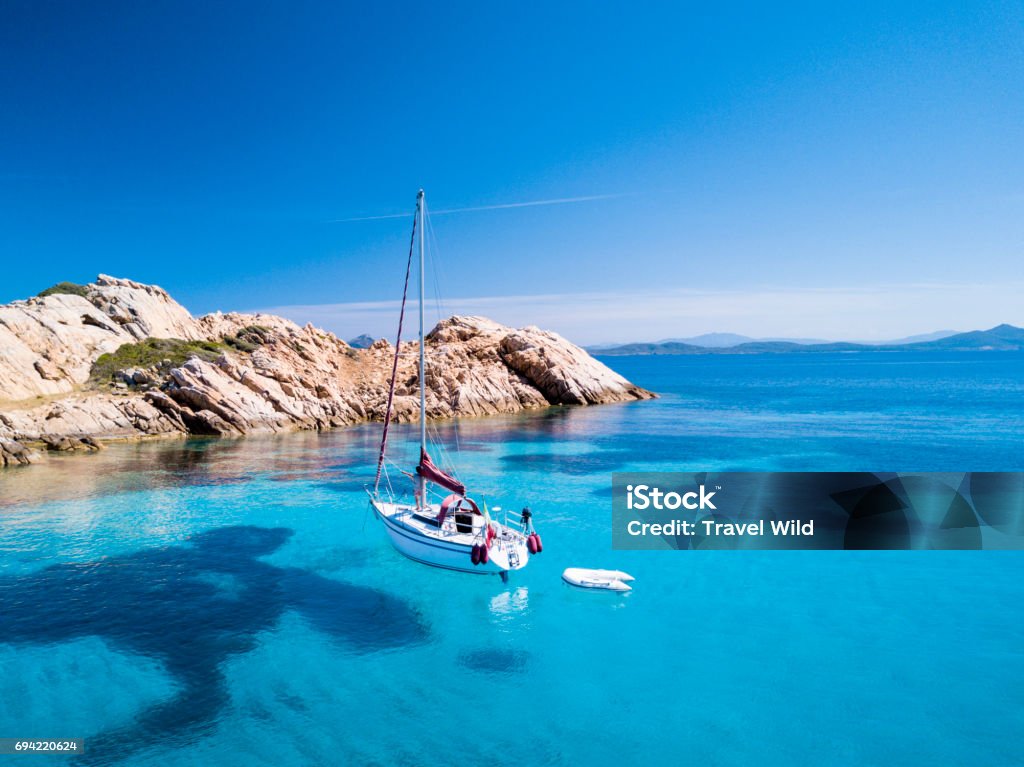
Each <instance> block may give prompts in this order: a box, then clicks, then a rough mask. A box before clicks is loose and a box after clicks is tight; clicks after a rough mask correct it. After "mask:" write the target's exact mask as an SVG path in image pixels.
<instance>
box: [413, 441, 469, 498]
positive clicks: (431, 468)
mask: <svg viewBox="0 0 1024 767" xmlns="http://www.w3.org/2000/svg"><path fill="white" fill-rule="evenodd" d="M416 473H417V474H419V475H420V476H421V477H423V479H425V480H426V481H427V482H433V483H434V484H435V485H440V486H441V487H443V488H445V489H446V490H450V491H451V492H453V493H455V494H457V495H462V496H464V495H465V494H466V486H465V485H464V484H462V483H461V482H459V480H457V479H455V477H452V476H450V475H449V474H445V473H444V472H443V471H441V469H439V468H437V466H436V465H435V464H434V462H433V461H431V460H430V456H429V455H427V451H426V450H424V449H423V448H420V465H419V466H417V467H416Z"/></svg>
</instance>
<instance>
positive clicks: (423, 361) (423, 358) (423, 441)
mask: <svg viewBox="0 0 1024 767" xmlns="http://www.w3.org/2000/svg"><path fill="white" fill-rule="evenodd" d="M417 197H418V199H417V201H418V202H419V209H420V376H419V378H420V451H421V454H422V453H425V452H426V451H427V355H426V348H425V344H424V340H423V283H424V276H423V274H424V264H425V262H426V258H425V257H424V235H425V234H426V228H425V224H426V204H427V201H426V197H425V196H424V194H423V190H422V189H420V193H419V195H417ZM419 479H420V503H421V504H423V508H426V507H427V480H426V479H425V478H424V477H423V475H422V474H421V475H420V478H419Z"/></svg>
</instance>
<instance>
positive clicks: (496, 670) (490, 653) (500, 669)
mask: <svg viewBox="0 0 1024 767" xmlns="http://www.w3.org/2000/svg"><path fill="white" fill-rule="evenodd" d="M529 658H530V654H529V653H528V652H526V650H505V649H487V650H467V651H466V652H463V653H461V654H460V655H459V664H460V665H461V666H465V667H466V668H468V669H471V670H473V671H482V672H484V673H490V674H509V673H517V672H520V671H525V670H526V663H527V661H528V660H529Z"/></svg>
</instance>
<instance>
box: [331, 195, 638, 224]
mask: <svg viewBox="0 0 1024 767" xmlns="http://www.w3.org/2000/svg"><path fill="white" fill-rule="evenodd" d="M626 196H628V195H627V194H625V193H621V194H591V195H587V196H586V197H560V198H557V199H554V200H530V201H529V202H506V203H502V204H500V205H478V206H476V207H473V208H448V209H446V210H430V209H429V208H428V209H427V212H428V213H429V214H430V215H432V216H443V215H445V214H447V213H470V212H473V211H478V210H505V209H506V208H532V207H534V206H536V205H565V204H567V203H571V202H591V201H593V200H613V199H615V198H616V197H626ZM412 215H413V214H412V213H389V214H387V215H384V216H361V217H358V218H335V219H332V220H331V221H330V222H329V223H332V224H345V223H349V222H351V221H380V220H381V219H385V218H412Z"/></svg>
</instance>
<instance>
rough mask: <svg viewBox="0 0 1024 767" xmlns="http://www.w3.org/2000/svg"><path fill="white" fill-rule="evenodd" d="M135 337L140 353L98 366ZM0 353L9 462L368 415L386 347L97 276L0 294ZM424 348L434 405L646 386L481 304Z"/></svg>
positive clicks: (604, 393) (402, 386)
mask: <svg viewBox="0 0 1024 767" xmlns="http://www.w3.org/2000/svg"><path fill="white" fill-rule="evenodd" d="M152 339H179V341H175V342H168V343H172V346H173V344H177V346H173V348H175V349H179V348H180V349H185V350H193V349H194V350H195V353H189V354H187V355H185V356H184V357H183V359H181V360H178V361H175V360H173V359H169V358H168V359H150V358H148V357H147V355H149V356H150V357H151V356H152V355H153V354H156V355H157V356H159V351H160V349H162V348H163V347H162V346H159V345H158V344H154V342H153V340H152ZM133 344H134V345H136V346H134V347H133V346H130V345H133ZM147 344H149V345H150V346H151V347H153V348H147V347H146V345H147ZM126 345H129V346H126ZM136 349H139V350H141V351H140V352H139V353H138V354H137V355H136V356H135V357H131V358H132V359H137V360H138V361H137V362H135V363H133V364H131V365H126V366H124V367H120V368H116V369H114V370H112V371H111V370H110V366H111V365H116V364H117V362H118V360H119V359H121V357H122V356H123V354H122V353H123V352H125V350H128V351H129V352H131V351H134V350H136ZM401 351H402V353H401V355H400V363H399V375H398V385H397V388H396V393H395V394H396V396H395V407H394V414H395V418H396V419H398V420H404V421H409V420H414V419H416V418H418V417H419V399H418V394H417V392H418V386H419V382H418V378H417V366H416V361H417V358H418V354H419V349H418V344H417V343H416V342H412V343H403V344H402V350H401ZM0 352H2V353H0V459H2V465H14V464H23V463H30V462H32V461H33V460H36V459H37V458H38V453H37V452H36V450H35V449H34V448H45V449H49V450H95V449H98V448H99V446H100V442H99V440H110V439H134V438H142V437H147V436H174V435H179V436H180V435H186V434H209V435H241V434H249V433H255V432H277V431H285V430H292V429H326V428H331V427H337V426H343V425H346V424H354V423H358V422H360V421H366V420H373V419H378V420H379V419H382V418H383V415H384V410H385V406H386V400H387V385H388V379H389V376H390V373H391V365H392V360H393V355H394V347H393V346H392V345H391V344H389V343H388V342H387V341H386V340H378V341H375V342H374V343H373V344H371V345H370V346H369V347H368V348H366V349H355V348H353V347H351V346H349V345H348V344H346V343H345V342H344V341H341V340H340V339H338V338H336V337H335V336H334V335H332V334H330V333H327V332H325V331H323V330H320V329H318V328H315V327H313V326H312V325H306V326H305V327H300V326H298V325H296V324H295V323H293V322H291V321H289V320H286V319H283V318H281V317H276V316H272V315H264V314H238V313H229V314H223V313H219V312H218V313H215V314H210V315H206V316H204V317H199V318H196V317H193V316H192V315H191V314H189V312H188V311H187V310H186V309H185V308H184V307H182V306H181V305H180V304H178V303H177V302H176V301H175V300H174V299H173V298H171V296H170V295H168V294H167V292H166V291H164V290H163V289H161V288H159V287H156V286H152V285H144V284H141V283H138V282H133V281H131V280H123V279H116V278H113V277H108V276H105V275H101V276H100V277H99V278H97V280H96V282H95V283H93V284H91V285H88V286H86V295H85V296H84V297H83V296H79V295H71V294H59V295H50V296H46V297H45V298H39V297H37V298H30V299H28V300H24V301H15V302H13V303H11V304H8V305H6V306H0ZM426 353H427V358H428V371H427V414H428V416H429V417H431V418H447V417H451V416H464V415H486V414H492V413H513V412H517V411H521V410H525V409H531V408H541V407H548V406H551V405H593V404H603V403H610V402H624V401H631V400H639V399H648V398H651V397H653V396H654V395H653V394H651V393H650V392H648V391H645V390H644V389H641V388H639V387H637V386H634V385H633V384H631V383H630V382H628V381H627V380H625V379H624V378H622V377H621V376H620V375H618V374H617V373H615V372H613V371H612V370H610V369H609V368H608V367H606V366H605V365H603V364H602V363H600V362H598V361H597V360H595V359H594V358H592V357H591V356H590V355H589V354H587V353H586V352H585V351H584V350H583V349H581V348H580V347H578V346H575V345H574V344H572V343H570V342H569V341H567V340H565V339H564V338H562V337H561V336H559V335H557V334H555V333H551V332H548V331H544V330H540V329H538V328H536V327H527V328H522V329H518V330H516V329H513V328H509V327H506V326H504V325H500V324H498V323H496V322H493V321H491V320H488V319H486V318H483V317H451V318H449V319H446V320H443V321H442V322H441V323H439V324H438V325H437V327H436V328H434V330H433V331H432V332H431V333H430V334H429V336H428V338H427V349H426ZM128 356H130V355H128ZM98 361H99V362H98Z"/></svg>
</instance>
